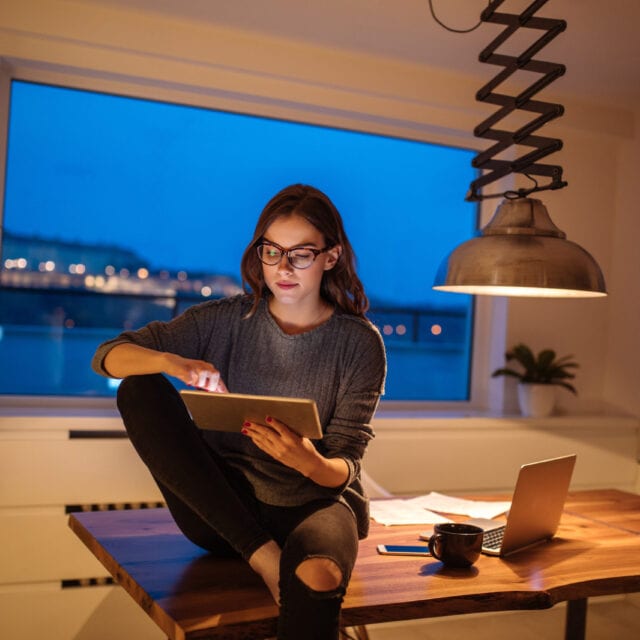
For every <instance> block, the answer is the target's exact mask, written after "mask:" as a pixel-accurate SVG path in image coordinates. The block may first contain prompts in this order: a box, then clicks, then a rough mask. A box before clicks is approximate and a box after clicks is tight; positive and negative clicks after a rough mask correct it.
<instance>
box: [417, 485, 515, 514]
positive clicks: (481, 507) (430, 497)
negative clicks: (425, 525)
mask: <svg viewBox="0 0 640 640" xmlns="http://www.w3.org/2000/svg"><path fill="white" fill-rule="evenodd" d="M408 502H410V503H411V504H412V505H413V506H415V507H421V508H423V509H430V510H431V511H436V512H438V513H450V514H452V515H457V516H470V517H471V518H495V517H496V516H499V515H500V514H502V513H505V512H506V511H508V510H509V509H510V507H511V502H490V501H483V500H465V499H464V498H453V497H451V496H446V495H444V494H442V493H437V492H436V491H432V492H431V493H428V494H427V495H424V496H418V497H417V498H409V499H408Z"/></svg>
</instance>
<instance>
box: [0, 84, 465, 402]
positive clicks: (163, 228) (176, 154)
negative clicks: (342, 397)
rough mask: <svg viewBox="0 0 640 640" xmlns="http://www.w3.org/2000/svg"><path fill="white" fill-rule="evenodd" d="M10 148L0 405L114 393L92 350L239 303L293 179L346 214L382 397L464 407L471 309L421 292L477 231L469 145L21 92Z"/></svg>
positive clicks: (98, 97)
mask: <svg viewBox="0 0 640 640" xmlns="http://www.w3.org/2000/svg"><path fill="white" fill-rule="evenodd" d="M8 140H9V142H8V149H7V176H6V188H5V198H4V214H3V228H2V270H1V271H0V274H1V278H2V280H1V289H0V362H2V366H1V367H0V393H3V394H19V395H23V394H24V395H80V396H109V395H113V394H114V393H115V385H114V384H113V382H110V381H108V380H106V379H103V378H101V377H99V376H97V375H95V374H94V373H92V371H91V370H90V368H89V361H90V358H91V355H92V353H93V351H94V349H95V347H96V346H97V345H98V344H99V343H100V342H101V341H103V340H105V339H107V338H109V337H112V336H114V335H116V334H117V333H119V332H120V331H122V330H123V329H124V328H135V327H139V326H141V325H142V324H144V323H146V322H148V321H150V320H152V319H169V318H171V317H172V316H173V315H175V314H176V313H179V312H180V311H182V310H183V309H185V308H186V307H187V306H188V305H191V304H195V303H197V302H199V301H202V300H204V299H207V298H211V297H219V296H224V295H232V294H234V293H236V292H238V291H240V279H239V261H240V256H241V254H242V251H243V250H244V247H245V246H246V243H247V242H248V241H249V240H250V238H251V234H252V231H253V226H254V224H255V221H256V219H257V217H258V215H259V213H260V211H261V209H262V207H263V206H264V204H265V203H266V202H267V200H268V199H269V198H270V197H271V196H272V195H273V194H274V193H275V192H277V191H278V190H279V189H281V188H282V187H284V186H286V185H288V184H291V183H293V182H302V183H307V184H312V185H314V186H316V187H318V188H320V189H322V190H323V191H325V192H326V193H327V194H328V195H329V196H330V197H331V198H332V199H333V201H334V202H335V203H336V205H337V206H338V208H339V210H340V211H341V213H342V215H343V218H344V221H345V225H346V228H347V232H348V234H349V236H350V238H351V241H352V243H353V245H354V248H355V250H356V253H357V255H358V264H359V272H360V275H361V278H362V280H363V282H364V284H365V287H366V290H367V293H368V295H369V298H370V300H371V311H370V314H369V315H370V318H371V320H372V321H373V322H375V323H376V325H377V326H378V327H379V328H380V330H381V332H382V334H383V336H384V339H385V342H386V346H387V352H388V362H389V371H388V380H387V394H386V399H387V400H425V401H464V400H467V399H468V397H469V385H470V370H471V338H472V325H473V304H472V299H471V298H469V297H467V296H456V295H451V294H446V293H438V292H434V291H432V290H431V284H432V281H433V277H434V274H435V271H436V269H437V267H438V264H439V262H440V261H441V259H442V258H443V257H444V255H445V254H446V252H447V251H448V250H449V249H451V248H452V247H453V246H454V245H455V244H457V243H459V242H460V241H462V240H464V239H467V238H469V237H470V236H471V235H472V234H473V232H474V229H475V227H476V207H475V206H474V205H472V204H469V203H466V202H465V201H464V199H463V196H464V192H465V189H466V185H467V184H468V183H469V182H470V181H471V180H472V179H473V178H474V174H473V170H472V168H471V164H470V162H471V158H472V155H473V154H472V152H471V151H468V150H463V149H457V148H450V147H443V146H436V145H429V144H425V143H421V142H415V141H410V140H403V139H397V138H390V137H384V136H380V135H371V134H364V133H358V132H353V131H345V130H338V129H331V128H326V127H320V126H312V125H308V124H299V123H292V122H285V121H280V120H273V119H266V118H260V117H252V116H246V115H239V114H233V113H226V112H220V111H212V110H207V109H200V108H192V107H185V106H179V105H173V104H166V103H160V102H152V101H148V100H141V99H131V98H125V97H119V96H113V95H105V94H99V93H93V92H88V91H79V90H74V89H68V88H62V87H54V86H47V85H40V84H34V83H28V82H22V81H14V82H12V87H11V108H10V119H9V138H8Z"/></svg>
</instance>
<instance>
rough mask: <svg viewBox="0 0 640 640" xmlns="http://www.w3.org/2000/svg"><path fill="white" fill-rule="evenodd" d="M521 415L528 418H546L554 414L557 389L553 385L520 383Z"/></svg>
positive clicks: (519, 400)
mask: <svg viewBox="0 0 640 640" xmlns="http://www.w3.org/2000/svg"><path fill="white" fill-rule="evenodd" d="M518 402H519V404H520V413H522V415H523V416H525V417H527V418H544V417H546V416H549V415H551V414H552V413H553V408H554V406H555V403H556V388H555V386H554V385H552V384H530V383H522V382H521V383H520V384H519V385H518Z"/></svg>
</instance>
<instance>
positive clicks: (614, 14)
mask: <svg viewBox="0 0 640 640" xmlns="http://www.w3.org/2000/svg"><path fill="white" fill-rule="evenodd" d="M82 1H84V2H92V3H97V4H102V5H112V6H118V7H127V8H129V9H133V10H141V11H146V12H155V13H160V14H165V15H169V16H171V17H174V18H176V19H181V20H195V21H198V22H211V23H214V24H217V25H221V26H225V27H230V28H234V29H241V30H245V31H253V32H259V33H261V34H266V35H269V36H273V37H278V38H287V39H293V40H302V41H306V42H310V43H313V44H317V45H320V46H327V47H334V48H340V49H343V50H353V51H358V52H363V53H367V54H374V55H382V56H390V57H394V58H399V59H402V60H407V61H411V62H417V63H420V64H426V65H430V66H438V67H444V68H447V69H451V70H454V71H458V72H463V73H473V74H478V75H479V76H481V77H483V78H486V79H489V78H491V77H492V76H493V75H495V67H492V68H490V69H487V68H483V66H484V65H482V64H480V63H479V62H478V61H477V57H478V53H479V52H480V50H481V49H483V48H484V47H485V46H486V45H487V44H488V43H489V42H490V41H491V40H492V39H493V37H495V35H497V34H498V33H499V32H500V30H501V28H500V27H498V26H496V25H490V24H483V25H481V26H480V27H479V28H478V29H476V30H475V31H472V32H471V33H466V34H459V33H451V32H449V31H447V30H445V29H444V28H443V27H441V26H439V25H438V24H437V23H436V22H435V21H434V19H433V18H432V16H431V14H430V11H429V0H82ZM531 1H532V0H506V1H505V3H504V4H503V5H502V7H501V9H500V10H501V11H503V12H507V13H519V12H520V11H521V10H522V9H524V8H526V7H527V6H528V5H529V4H530V3H531ZM432 2H433V7H434V10H435V12H436V15H437V17H438V18H439V19H440V20H441V21H442V22H444V23H445V24H446V25H448V26H451V27H454V28H458V29H464V28H468V27H472V26H474V25H475V24H477V23H478V19H479V15H480V12H481V11H482V9H483V8H484V7H485V6H486V5H487V0H432ZM537 15H540V16H547V17H553V18H562V19H564V20H566V21H567V24H568V26H567V31H566V32H565V33H563V34H561V35H560V36H558V37H557V38H556V39H555V40H554V41H553V42H552V43H550V44H549V45H548V46H547V47H546V48H545V49H544V51H543V52H542V53H541V54H538V56H537V58H539V59H545V60H550V61H552V62H562V63H563V64H565V65H566V66H567V73H566V75H565V76H564V77H562V78H561V79H560V80H558V81H557V84H556V85H555V86H554V89H555V90H556V91H558V92H561V93H570V94H574V95H576V96H577V97H581V98H588V99H589V100H592V101H593V100H595V101H596V102H601V103H614V104H616V105H617V106H623V107H628V108H637V107H639V106H640V37H639V35H638V25H639V24H640V2H639V0H550V1H549V2H548V4H547V5H546V6H545V7H544V8H543V9H541V10H540V11H539V12H538V14H537ZM522 33H523V34H524V33H527V30H522ZM530 33H534V34H535V33H539V32H530ZM513 40H514V39H512V40H511V41H510V42H509V43H508V44H505V47H508V46H509V45H511V46H512V43H513ZM520 40H521V41H517V40H516V45H517V46H516V47H515V48H514V49H513V50H508V48H505V49H503V50H501V52H504V53H512V54H517V53H520V52H521V51H522V50H524V48H526V46H528V44H529V43H531V42H532V41H533V40H531V39H530V40H528V41H524V40H523V39H522V38H521V39H520Z"/></svg>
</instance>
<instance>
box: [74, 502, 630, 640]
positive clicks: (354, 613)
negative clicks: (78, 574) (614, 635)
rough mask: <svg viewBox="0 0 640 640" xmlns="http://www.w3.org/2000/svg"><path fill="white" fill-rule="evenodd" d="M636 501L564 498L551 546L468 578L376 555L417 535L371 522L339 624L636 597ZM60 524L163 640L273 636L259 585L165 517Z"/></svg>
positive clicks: (490, 561) (92, 516) (484, 563)
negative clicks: (133, 602) (616, 596)
mask: <svg viewBox="0 0 640 640" xmlns="http://www.w3.org/2000/svg"><path fill="white" fill-rule="evenodd" d="M502 497H504V496H502ZM485 498H486V497H485ZM639 501H640V496H636V495H635V494H627V493H623V492H619V491H607V492H600V491H595V492H594V491H588V492H577V493H574V494H572V495H571V496H570V499H569V501H568V502H567V511H566V513H565V514H564V515H563V518H562V520H561V524H560V528H559V531H558V534H557V536H556V538H555V539H554V540H553V541H551V542H549V543H545V544H542V545H539V546H537V547H535V548H532V549H529V550H527V551H523V552H521V553H518V554H515V555H513V556H511V557H509V558H506V559H500V558H493V557H487V556H481V557H480V559H479V560H478V562H477V563H476V565H474V566H473V567H472V568H471V569H446V568H444V567H443V566H442V564H441V563H440V562H438V561H436V560H434V559H432V558H427V559H425V558H419V557H399V556H380V555H379V554H378V553H377V552H376V546H377V545H378V544H380V543H394V542H395V543H399V544H401V543H414V542H415V541H416V540H417V537H418V534H419V532H420V531H421V530H422V529H424V527H416V526H402V527H384V526H381V525H378V524H377V523H375V522H374V523H372V530H371V534H370V536H369V538H368V539H367V540H364V541H362V542H361V543H360V551H359V555H358V562H357V564H356V567H355V569H354V573H353V576H352V578H351V582H350V585H349V590H348V593H347V596H346V598H345V603H344V606H343V623H344V624H345V625H347V626H352V625H358V624H371V623H375V622H384V621H392V620H404V619H415V618H423V617H432V616H442V615H453V614H460V613H469V612H478V611H497V610H507V609H542V608H548V607H551V606H553V605H554V604H556V603H557V602H561V601H564V600H575V599H579V598H585V597H590V596H597V595H609V594H615V593H625V592H633V591H640V535H639V534H638V533H636V532H635V527H636V523H637V518H638V513H637V508H638V502H639ZM70 526H71V528H72V529H73V530H74V531H75V533H76V534H77V535H78V536H79V537H80V538H81V539H82V540H83V542H84V543H85V544H86V545H87V547H88V548H89V549H90V550H91V551H92V552H93V553H94V554H95V555H96V557H97V558H98V559H99V560H100V561H101V562H102V563H103V564H104V566H105V567H106V568H107V570H108V571H109V572H110V573H111V574H112V575H113V576H114V577H115V578H116V580H117V581H118V582H119V583H120V584H121V585H122V586H123V587H124V588H125V589H126V590H127V591H128V592H129V593H130V594H131V596H132V597H133V598H134V599H135V600H136V601H137V602H138V604H140V606H141V607H142V608H143V609H144V610H145V611H146V612H147V613H148V615H150V616H151V618H152V619H153V620H155V622H156V623H157V624H158V625H159V626H160V627H161V628H162V630H163V631H164V632H165V633H166V634H167V635H168V636H169V637H170V638H172V639H176V640H183V639H187V638H188V639H195V638H207V637H208V638H219V637H223V638H242V637H260V634H263V635H264V636H268V635H273V634H274V632H275V622H276V617H277V614H278V611H277V608H276V606H275V605H274V604H273V601H272V600H271V597H270V595H269V593H268V591H267V589H266V587H264V585H263V584H262V582H261V581H260V579H259V578H258V577H257V576H256V575H255V574H254V573H253V572H252V571H251V570H250V569H249V567H248V566H247V565H246V564H245V563H243V562H241V561H236V560H222V559H217V558H212V557H210V556H208V555H207V554H206V553H205V552H203V551H201V550H199V549H198V548H197V547H195V546H194V545H192V544H191V543H190V542H188V541H187V540H186V539H185V538H184V537H183V536H182V535H181V534H180V532H179V531H178V529H177V528H176V526H175V524H174V523H173V520H172V519H171V516H170V514H169V513H168V511H167V510H165V509H148V510H135V511H111V512H95V513H91V512H90V513H80V514H74V515H72V516H71V517H70Z"/></svg>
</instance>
